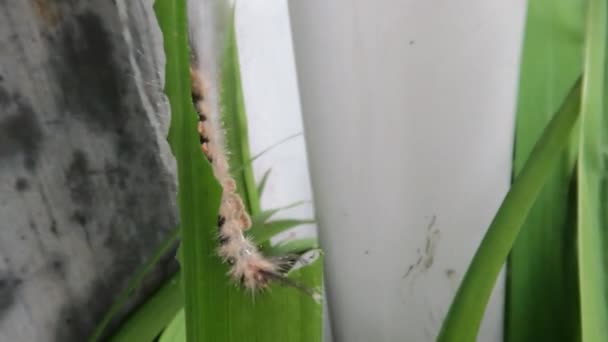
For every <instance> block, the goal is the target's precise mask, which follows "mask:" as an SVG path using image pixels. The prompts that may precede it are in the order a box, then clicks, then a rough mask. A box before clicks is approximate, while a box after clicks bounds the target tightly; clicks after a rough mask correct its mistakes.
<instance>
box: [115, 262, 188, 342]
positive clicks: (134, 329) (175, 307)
mask: <svg viewBox="0 0 608 342" xmlns="http://www.w3.org/2000/svg"><path fill="white" fill-rule="evenodd" d="M180 277H181V275H180V274H179V272H178V273H176V274H175V275H174V276H173V277H171V278H170V279H169V280H168V281H167V282H166V283H165V284H164V285H163V286H162V287H161V288H160V289H159V290H158V291H157V292H156V293H155V294H154V295H153V296H152V297H150V299H149V300H148V301H146V302H145V303H144V304H143V305H142V306H141V307H140V308H138V310H137V311H136V312H135V313H134V314H133V315H132V316H131V317H129V318H128V319H127V321H126V322H125V323H124V324H123V325H122V326H121V327H120V329H119V330H118V333H117V334H116V335H114V336H112V338H111V339H110V342H132V341H142V342H144V341H153V340H154V338H155V337H156V336H158V335H159V334H160V332H161V331H163V329H164V328H165V327H166V326H167V324H169V322H171V320H172V319H173V317H175V315H176V314H177V313H178V312H180V311H182V310H181V309H182V308H183V306H184V298H183V294H182V292H181V289H180Z"/></svg>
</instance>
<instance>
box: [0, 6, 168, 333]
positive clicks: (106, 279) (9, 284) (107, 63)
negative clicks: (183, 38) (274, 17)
mask: <svg viewBox="0 0 608 342" xmlns="http://www.w3.org/2000/svg"><path fill="white" fill-rule="evenodd" d="M163 67H164V56H163V51H162V38H161V36H160V31H159V29H158V27H157V23H156V19H155V17H154V13H153V12H152V2H151V1H144V0H137V1H135V0H130V1H129V0H127V1H119V0H115V1H110V0H91V1H84V0H81V1H76V0H64V1H54V0H0V341H83V340H84V338H85V337H86V336H88V335H89V334H90V332H91V331H92V329H93V327H94V326H95V324H96V323H97V322H98V321H99V319H100V318H101V316H102V315H103V313H104V312H105V311H106V310H107V309H108V307H109V305H110V304H111V303H112V301H113V300H114V298H115V297H116V296H117V294H118V293H119V291H120V290H121V289H123V288H124V286H125V284H126V282H127V280H128V279H129V277H130V276H132V274H133V272H134V271H135V270H136V269H137V268H138V267H139V266H141V265H142V264H143V263H144V262H145V260H146V259H147V258H148V257H149V256H150V255H151V253H152V252H153V251H154V249H155V248H156V247H157V246H158V245H159V244H160V242H161V241H163V239H164V238H165V237H166V236H167V235H168V233H169V232H170V231H171V230H172V229H174V227H175V226H176V224H177V215H176V213H177V210H176V207H175V202H174V198H175V193H174V192H175V180H174V177H173V174H174V173H173V168H174V166H173V165H174V164H173V161H172V158H171V155H170V153H169V150H168V146H167V145H166V140H165V135H166V130H167V123H168V118H169V114H168V107H167V105H166V101H165V98H164V96H163V94H162V87H161V84H162V78H163V72H162V70H163ZM173 267H174V264H173V261H172V257H170V256H169V257H168V258H167V259H166V261H165V263H164V264H163V266H162V267H160V268H159V270H158V271H157V272H156V273H155V275H154V276H153V277H152V279H150V281H149V284H148V286H147V288H146V289H145V290H144V291H143V293H140V295H146V294H147V293H149V292H150V291H152V290H154V288H155V287H156V286H157V284H158V282H159V280H161V279H162V278H163V277H165V276H166V275H167V274H168V272H170V269H172V268H173Z"/></svg>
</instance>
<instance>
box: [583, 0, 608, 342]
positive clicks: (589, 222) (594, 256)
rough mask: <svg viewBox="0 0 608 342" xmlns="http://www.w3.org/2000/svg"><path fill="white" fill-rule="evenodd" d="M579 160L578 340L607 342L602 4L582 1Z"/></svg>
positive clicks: (607, 147) (607, 144)
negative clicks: (584, 7) (584, 15)
mask: <svg viewBox="0 0 608 342" xmlns="http://www.w3.org/2000/svg"><path fill="white" fill-rule="evenodd" d="M587 6H588V9H587V29H586V34H585V62H584V78H583V93H582V99H581V134H580V140H579V145H578V146H579V159H578V164H577V166H578V257H579V258H578V261H579V281H580V293H581V294H580V295H581V326H582V340H583V341H586V342H587V341H589V342H595V341H597V342H600V341H602V342H603V341H608V279H607V272H608V255H607V253H608V239H607V234H608V232H607V230H606V229H607V228H608V217H607V216H606V199H608V197H607V195H608V187H607V185H608V183H607V179H608V177H607V176H608V172H607V171H608V169H607V168H608V165H607V163H606V161H607V158H606V154H605V153H606V151H608V141H607V139H606V136H607V135H606V132H608V131H607V129H608V111H607V110H606V108H605V107H604V97H605V96H606V89H608V88H605V86H606V80H607V78H606V71H607V70H606V68H605V65H606V57H607V56H606V39H608V36H607V35H606V29H607V27H606V26H607V25H606V19H607V11H608V6H607V4H606V0H590V1H588V2H587Z"/></svg>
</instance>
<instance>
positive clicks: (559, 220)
mask: <svg viewBox="0 0 608 342" xmlns="http://www.w3.org/2000/svg"><path fill="white" fill-rule="evenodd" d="M583 22H584V3H583V2H581V1H578V0H565V1H553V0H530V1H528V10H527V20H526V30H525V37H524V45H523V52H522V59H521V67H520V68H521V69H520V79H519V94H518V104H517V119H516V129H515V144H514V145H515V146H514V159H513V174H514V176H515V178H517V176H518V175H519V174H520V172H521V170H522V168H523V167H524V164H525V163H526V161H527V160H528V159H529V157H530V153H531V152H532V149H533V148H534V145H535V143H536V141H538V139H539V137H540V136H541V135H542V134H543V131H544V129H545V128H546V127H547V124H548V123H549V122H550V121H551V119H552V118H553V116H554V114H555V113H556V112H557V110H558V108H559V106H560V105H561V104H562V102H563V99H564V98H565V97H566V96H567V94H568V91H569V89H570V88H571V86H572V84H573V83H574V82H575V81H576V79H577V77H579V75H580V74H581V73H582V69H581V66H582V50H583V49H582V47H583ZM575 132H577V130H575ZM574 138H576V134H573V136H572V137H571V138H570V143H569V146H568V148H567V150H565V151H564V152H562V153H561V156H560V157H559V160H558V162H557V163H555V164H554V167H553V169H552V170H551V171H550V175H549V178H548V179H547V181H546V183H545V185H544V187H543V189H542V191H541V193H540V194H539V195H538V198H537V200H536V203H535V204H534V206H533V207H532V210H531V211H530V213H529V214H528V218H527V219H526V221H525V223H524V225H523V226H522V228H521V232H520V233H519V236H518V237H517V240H516V242H515V245H514V246H513V249H512V251H511V254H510V256H509V261H508V264H507V277H506V283H507V296H506V300H505V307H506V311H505V328H504V332H505V341H507V342H520V341H577V340H578V337H579V335H580V320H579V316H580V310H579V300H578V270H577V266H576V237H575V235H576V201H577V199H576V179H575V172H574V166H575V164H576V153H577V151H576V147H577V144H578V142H577V141H576V139H574Z"/></svg>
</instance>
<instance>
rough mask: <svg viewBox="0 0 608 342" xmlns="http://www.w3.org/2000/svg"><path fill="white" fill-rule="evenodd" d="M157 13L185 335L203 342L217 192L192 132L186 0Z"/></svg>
mask: <svg viewBox="0 0 608 342" xmlns="http://www.w3.org/2000/svg"><path fill="white" fill-rule="evenodd" d="M154 7H155V12H156V16H157V18H158V22H159V24H160V27H161V30H162V32H163V37H164V47H165V55H166V58H167V64H166V67H165V68H166V73H165V80H166V81H165V92H166V94H167V97H168V98H169V101H170V104H171V127H170V131H169V143H170V145H171V148H172V151H173V154H174V156H175V159H176V160H177V171H178V183H179V191H178V203H179V208H180V218H181V222H180V224H181V229H182V244H181V254H182V258H181V268H182V272H181V273H182V280H183V287H184V296H185V313H186V331H187V336H188V341H189V342H202V341H211V340H209V339H205V332H206V331H207V327H203V324H201V323H202V322H209V321H210V320H211V319H210V318H209V317H208V315H209V310H208V307H207V305H208V300H207V298H208V297H210V296H212V294H210V293H209V291H208V285H207V284H208V283H210V282H212V281H213V279H209V278H210V277H209V275H208V274H207V269H208V267H207V266H208V264H209V262H210V261H209V259H210V255H212V254H213V251H214V249H215V246H214V243H213V241H214V239H213V238H212V236H213V233H212V232H213V231H214V229H215V226H216V222H217V213H218V210H219V202H220V196H221V188H220V186H219V184H218V183H217V181H216V180H215V178H214V176H213V173H212V170H211V166H210V165H209V163H208V162H207V161H206V159H204V158H203V155H202V153H201V150H200V145H199V141H198V134H197V130H196V124H197V117H196V114H195V111H194V107H193V105H192V102H191V96H190V94H191V90H190V76H189V63H190V60H189V50H188V35H187V21H186V20H187V19H186V1H185V0H157V1H156V3H155V5H154Z"/></svg>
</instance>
